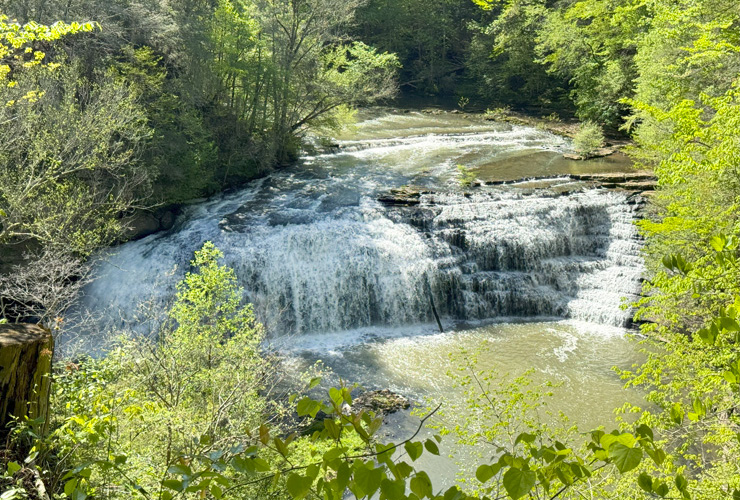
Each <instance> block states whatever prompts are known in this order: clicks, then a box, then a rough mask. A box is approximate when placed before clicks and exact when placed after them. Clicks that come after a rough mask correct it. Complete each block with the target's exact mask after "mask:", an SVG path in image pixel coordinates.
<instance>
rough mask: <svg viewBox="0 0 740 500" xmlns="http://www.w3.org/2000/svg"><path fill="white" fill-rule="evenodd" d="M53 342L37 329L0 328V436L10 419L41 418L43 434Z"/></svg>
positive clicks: (47, 408)
mask: <svg viewBox="0 0 740 500" xmlns="http://www.w3.org/2000/svg"><path fill="white" fill-rule="evenodd" d="M53 351H54V339H53V337H52V336H51V332H50V331H49V330H46V329H44V328H42V327H40V326H36V325H28V324H18V325H12V324H9V325H0V435H3V434H5V433H6V432H7V431H6V428H5V426H6V425H7V424H8V422H10V421H11V420H12V417H18V418H23V417H25V416H28V418H30V419H37V418H43V419H44V424H43V426H42V429H41V430H42V432H46V425H47V413H48V410H49V388H50V386H51V377H50V372H51V358H52V353H53Z"/></svg>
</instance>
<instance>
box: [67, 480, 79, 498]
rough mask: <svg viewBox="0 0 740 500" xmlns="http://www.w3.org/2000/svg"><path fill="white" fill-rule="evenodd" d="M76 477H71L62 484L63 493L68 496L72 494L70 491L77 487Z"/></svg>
mask: <svg viewBox="0 0 740 500" xmlns="http://www.w3.org/2000/svg"><path fill="white" fill-rule="evenodd" d="M78 481H79V480H78V479H77V478H74V479H71V480H69V481H67V482H66V483H65V484H64V494H65V495H67V496H68V497H71V496H72V493H74V491H75V490H76V489H77V482H78Z"/></svg>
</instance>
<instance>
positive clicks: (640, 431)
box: [636, 424, 654, 441]
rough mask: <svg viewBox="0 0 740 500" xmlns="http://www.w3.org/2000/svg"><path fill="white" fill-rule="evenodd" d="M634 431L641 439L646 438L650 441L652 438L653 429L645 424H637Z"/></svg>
mask: <svg viewBox="0 0 740 500" xmlns="http://www.w3.org/2000/svg"><path fill="white" fill-rule="evenodd" d="M636 432H637V435H638V436H640V437H641V438H643V439H647V440H649V441H652V440H653V439H654V437H653V430H652V429H651V428H650V427H648V426H647V425H645V424H641V425H640V426H638V427H637V429H636Z"/></svg>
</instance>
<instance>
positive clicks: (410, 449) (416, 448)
mask: <svg viewBox="0 0 740 500" xmlns="http://www.w3.org/2000/svg"><path fill="white" fill-rule="evenodd" d="M403 448H404V449H405V450H406V453H408V454H409V457H410V458H411V460H413V461H414V462H416V459H417V458H419V457H420V456H421V454H422V453H423V452H424V447H423V446H422V445H421V443H418V442H412V441H409V442H408V443H406V444H405V445H403Z"/></svg>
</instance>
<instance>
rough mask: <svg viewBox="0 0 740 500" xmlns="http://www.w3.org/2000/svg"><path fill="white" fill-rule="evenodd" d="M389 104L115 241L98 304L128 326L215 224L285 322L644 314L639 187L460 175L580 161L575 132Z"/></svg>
mask: <svg viewBox="0 0 740 500" xmlns="http://www.w3.org/2000/svg"><path fill="white" fill-rule="evenodd" d="M377 115H378V116H376V117H374V118H371V119H369V120H365V121H364V122H362V123H361V124H360V126H359V127H358V130H356V131H355V132H354V133H353V137H352V139H350V140H345V141H339V148H338V151H336V152H334V153H330V154H319V155H316V156H306V157H305V158H304V159H303V160H302V162H301V163H300V164H299V165H297V166H295V167H292V168H290V169H286V170H283V171H280V172H277V173H275V174H273V175H271V176H269V177H267V178H265V179H262V180H260V181H258V182H255V183H254V184H253V185H252V186H250V187H248V188H245V189H243V190H242V191H239V192H238V193H235V194H231V195H228V196H224V197H222V198H220V199H218V200H214V201H209V202H205V203H202V204H200V205H195V206H191V207H190V208H189V209H188V210H187V211H186V213H185V214H184V215H183V216H182V217H181V218H180V220H179V222H178V224H177V226H176V227H175V228H174V229H173V230H172V231H171V232H169V233H167V234H158V235H153V236H150V237H148V238H145V239H143V240H140V241H136V242H132V243H128V244H126V245H123V246H121V247H119V248H116V249H113V250H112V251H111V252H110V254H109V255H108V256H107V258H106V259H105V261H104V263H103V264H101V266H100V268H99V272H98V275H99V278H98V279H97V280H96V281H95V282H94V283H93V284H92V285H90V286H89V287H88V288H87V290H86V294H85V297H84V300H83V306H84V307H85V308H87V309H89V310H92V311H96V312H98V313H101V312H102V311H106V313H104V314H105V315H106V317H107V318H108V319H109V322H110V323H111V324H112V325H113V326H120V325H122V324H126V323H127V324H131V323H132V322H135V321H136V320H135V314H134V312H133V311H135V310H136V304H138V303H139V302H141V301H143V300H145V299H148V298H150V297H152V296H154V297H155V302H156V301H162V302H163V301H164V300H165V297H167V296H170V295H171V293H172V289H173V286H174V283H176V282H177V281H178V280H179V279H181V277H182V273H183V272H184V271H183V269H185V268H186V267H187V263H188V261H189V260H190V259H191V258H192V254H193V251H195V250H197V249H198V248H199V247H200V246H201V245H202V243H203V242H204V241H206V240H210V241H213V242H214V243H215V244H216V246H217V247H219V248H220V249H221V250H222V251H223V252H224V254H225V261H226V262H225V263H226V264H227V265H229V266H231V267H233V268H234V269H235V270H236V273H237V276H238V278H239V282H240V284H241V285H242V286H243V287H244V288H245V291H246V293H247V297H248V300H249V301H250V302H253V303H254V304H255V310H256V312H257V315H258V317H259V319H260V320H261V321H263V322H264V323H265V324H266V326H267V328H268V331H270V332H271V334H272V335H274V336H280V335H284V334H288V333H297V334H304V333H323V332H331V331H339V330H347V329H353V328H358V327H364V326H369V325H391V326H400V325H408V324H414V323H420V322H429V321H431V320H432V313H431V305H430V301H433V302H434V303H435V305H436V308H437V310H438V311H439V313H440V315H442V316H443V317H444V318H445V319H446V320H448V321H452V320H464V321H472V320H484V319H491V318H501V317H539V316H545V317H562V318H566V317H569V318H576V319H580V320H585V321H591V322H596V323H602V324H608V325H617V326H622V325H625V324H626V323H627V322H628V321H629V311H623V310H622V309H621V308H620V306H621V302H622V300H621V299H622V298H623V297H627V298H631V297H634V295H635V294H636V293H637V292H638V290H639V278H640V272H641V267H640V260H639V257H638V250H639V242H638V240H637V236H636V231H635V229H634V226H633V224H632V222H633V220H634V217H635V213H634V210H635V209H634V205H633V204H630V203H628V200H627V198H628V195H627V194H625V193H619V192H610V191H606V190H593V189H591V190H582V191H578V190H576V192H574V193H573V194H567V195H562V196H555V195H554V194H553V192H552V191H550V190H547V189H545V190H522V189H517V188H513V187H509V186H503V187H487V188H483V187H479V188H475V189H474V190H470V192H469V193H465V192H463V190H461V189H460V188H459V186H458V185H457V180H456V176H457V169H456V165H457V164H460V163H462V164H465V165H466V166H468V167H479V168H481V169H483V168H487V169H488V171H490V170H491V169H494V170H495V169H499V170H500V171H501V175H502V176H503V177H504V178H506V176H511V175H516V174H518V173H519V169H520V168H521V164H522V159H523V158H525V159H526V158H527V155H532V154H533V153H536V154H543V153H542V152H543V151H544V152H548V153H547V154H549V155H550V156H549V157H548V159H547V162H549V163H547V165H546V166H547V168H548V169H549V170H547V171H548V173H551V174H553V175H557V174H562V173H567V172H563V171H560V170H558V168H560V169H561V170H562V168H563V164H562V162H561V160H560V153H562V151H563V150H565V149H567V147H568V144H567V141H565V140H564V139H562V138H559V137H556V136H553V135H551V134H548V133H546V132H543V131H539V130H536V129H533V128H527V127H512V126H509V125H501V124H491V123H486V122H482V121H481V122H478V121H474V120H471V119H469V118H464V117H459V116H455V115H451V114H447V115H444V116H429V115H424V114H421V113H409V114H405V115H397V114H396V115H394V114H388V113H377ZM440 124H442V125H440ZM512 158H515V159H516V162H513V163H512V161H511V159H512ZM548 165H549V166H548ZM507 166H509V167H511V169H513V172H507V171H506V168H508V167H507ZM537 168H544V167H541V165H540V166H539V167H537ZM603 168H610V167H609V166H605V167H603ZM533 170H536V168H535V167H534V166H533ZM537 173H540V170H537ZM409 184H413V185H414V186H422V187H423V188H425V189H426V190H427V191H428V192H427V194H422V195H421V196H420V198H419V203H418V204H416V205H414V206H408V207H399V206H386V205H384V204H382V203H380V202H378V201H377V198H378V197H379V195H381V194H382V193H384V192H387V191H388V190H389V189H391V188H397V187H399V186H403V185H409ZM175 266H179V267H180V271H178V272H172V270H173V269H174V268H175Z"/></svg>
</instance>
